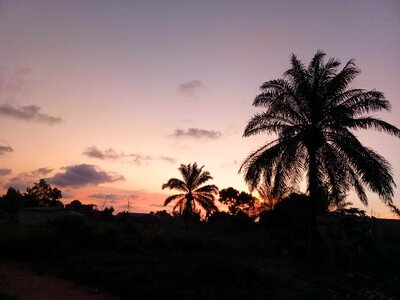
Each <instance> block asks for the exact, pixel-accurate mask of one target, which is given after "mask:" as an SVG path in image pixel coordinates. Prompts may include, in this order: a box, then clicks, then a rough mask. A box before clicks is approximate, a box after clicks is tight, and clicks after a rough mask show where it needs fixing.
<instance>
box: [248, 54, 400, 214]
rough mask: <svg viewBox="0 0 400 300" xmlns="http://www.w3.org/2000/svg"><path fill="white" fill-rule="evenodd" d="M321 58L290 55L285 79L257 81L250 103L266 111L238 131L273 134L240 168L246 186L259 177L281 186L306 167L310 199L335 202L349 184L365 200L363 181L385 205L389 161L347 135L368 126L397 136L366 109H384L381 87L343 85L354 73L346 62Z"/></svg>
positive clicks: (397, 132)
mask: <svg viewBox="0 0 400 300" xmlns="http://www.w3.org/2000/svg"><path fill="white" fill-rule="evenodd" d="M324 57H325V53H323V52H321V51H318V52H317V53H316V54H315V56H314V57H313V59H312V60H311V62H310V63H309V65H308V66H305V65H304V64H303V63H302V62H301V61H300V60H299V59H298V58H297V57H296V56H295V55H294V54H293V55H292V58H291V68H290V69H289V70H287V71H286V72H285V73H284V77H283V78H282V79H275V80H270V81H267V82H265V83H264V84H263V85H262V86H261V88H260V89H261V94H259V95H258V96H256V98H255V100H254V102H253V106H256V107H263V108H266V110H265V111H264V112H262V113H258V114H255V115H254V116H253V117H252V118H251V119H250V121H249V122H248V124H247V126H246V128H245V131H244V134H243V136H245V137H248V136H252V135H256V134H259V133H262V132H265V133H268V134H275V135H276V136H277V137H276V138H275V139H274V140H273V141H271V142H270V143H268V144H266V145H264V146H263V147H261V148H260V149H258V150H257V151H255V152H253V153H251V154H250V155H249V156H248V157H247V158H246V160H245V161H244V163H243V164H242V166H241V168H240V171H243V172H244V179H245V181H246V183H247V184H248V185H249V186H250V188H251V189H255V188H257V187H258V185H259V184H260V182H261V181H265V182H266V183H267V185H272V184H273V185H274V186H276V187H277V188H278V189H282V190H284V189H286V188H287V186H289V185H290V184H292V185H293V184H294V185H296V184H297V183H299V182H300V181H301V180H302V178H303V175H304V173H306V174H307V183H308V192H309V194H310V198H311V199H313V201H319V200H322V199H321V198H324V199H329V200H330V201H335V200H338V201H339V200H340V199H343V195H345V194H346V192H347V191H348V190H349V189H351V188H352V187H354V190H355V191H356V193H357V195H358V197H359V198H360V200H361V202H362V203H364V204H365V205H366V204H367V203H368V200H367V196H366V190H365V187H367V188H368V189H370V190H371V191H372V192H375V193H377V194H378V195H379V197H380V198H381V199H382V201H383V202H385V203H391V202H392V198H393V193H394V191H393V189H394V187H395V182H394V180H393V176H392V171H391V166H390V164H389V163H388V161H387V160H385V159H384V158H383V157H382V156H380V155H379V154H378V153H376V152H375V151H373V150H372V149H370V148H368V147H366V146H364V145H362V144H361V143H360V141H359V140H358V139H357V137H356V136H355V135H354V134H353V133H352V130H355V129H370V128H371V129H377V130H379V131H384V132H386V133H388V134H390V135H394V136H396V137H400V130H399V129H398V128H397V127H395V126H393V125H391V124H389V123H387V122H385V121H383V120H381V119H378V118H375V117H372V116H370V115H369V114H370V113H373V112H377V111H381V110H390V103H389V101H388V100H386V99H385V97H384V95H383V93H382V92H379V91H376V90H371V91H367V90H364V89H349V84H350V82H351V81H352V80H353V79H354V78H355V77H356V76H357V75H358V74H359V73H360V71H359V69H357V68H356V66H355V64H354V61H353V60H350V61H348V62H347V63H346V64H345V66H344V67H343V68H342V69H341V70H339V71H338V67H339V66H340V62H339V61H338V60H337V59H334V58H330V59H329V60H328V61H327V62H324ZM322 196H323V197H322ZM317 199H318V200H317ZM327 205H328V203H326V202H325V203H324V208H325V209H326V207H327Z"/></svg>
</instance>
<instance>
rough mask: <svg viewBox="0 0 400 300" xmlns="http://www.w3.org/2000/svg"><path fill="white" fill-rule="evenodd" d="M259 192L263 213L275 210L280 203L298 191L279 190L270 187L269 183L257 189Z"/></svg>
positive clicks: (281, 188) (288, 188)
mask: <svg viewBox="0 0 400 300" xmlns="http://www.w3.org/2000/svg"><path fill="white" fill-rule="evenodd" d="M257 192H258V195H259V196H260V200H261V207H260V212H261V211H264V210H273V209H274V207H275V205H276V204H277V203H278V202H279V201H281V200H282V199H283V198H286V197H288V196H289V195H290V194H292V193H294V192H296V190H295V189H293V188H291V187H280V188H278V187H277V186H275V185H269V184H268V183H266V182H264V183H263V184H261V185H260V186H258V187H257Z"/></svg>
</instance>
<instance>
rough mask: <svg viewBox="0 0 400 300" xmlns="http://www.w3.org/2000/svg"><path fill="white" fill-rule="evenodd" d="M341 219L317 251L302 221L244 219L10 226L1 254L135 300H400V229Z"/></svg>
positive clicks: (322, 236)
mask: <svg viewBox="0 0 400 300" xmlns="http://www.w3.org/2000/svg"><path fill="white" fill-rule="evenodd" d="M332 218H333V219H331V220H330V221H328V220H321V222H320V225H319V230H318V232H319V234H318V241H317V242H316V243H315V244H314V245H313V246H312V248H311V249H310V246H309V243H308V239H307V233H306V230H305V227H303V226H302V225H301V224H300V223H296V222H292V224H290V225H289V224H280V225H279V226H275V225H266V224H265V223H262V222H261V223H260V224H256V223H252V222H246V220H244V219H243V218H240V217H226V216H225V218H219V219H218V218H215V219H214V220H210V222H209V223H205V222H194V223H191V224H189V229H188V230H185V226H184V225H183V224H182V223H180V222H179V220H177V219H176V218H172V217H167V216H164V218H160V219H158V221H153V222H134V221H132V220H123V221H121V220H120V221H118V220H107V221H106V220H99V219H93V218H86V219H79V220H67V219H65V220H58V221H55V222H52V223H47V224H42V225H35V226H29V227H27V226H20V225H17V224H11V223H10V224H7V225H3V226H1V227H0V254H1V256H2V257H3V258H7V259H13V260H18V261H26V262H30V263H33V265H34V266H36V268H37V269H38V270H39V271H40V272H46V273H50V274H54V275H57V276H61V277H64V278H69V279H72V280H74V281H77V282H79V283H84V284H89V285H92V286H94V287H96V288H99V289H101V290H107V291H110V292H112V293H114V294H116V295H120V296H121V297H122V298H126V299H322V298H323V299H398V297H400V271H399V270H400V243H399V239H398V237H399V235H400V224H399V222H398V221H396V220H377V219H371V218H363V217H357V216H339V217H338V216H336V217H332ZM327 222H331V223H330V224H329V226H323V224H324V223H325V224H327ZM310 254H311V255H310Z"/></svg>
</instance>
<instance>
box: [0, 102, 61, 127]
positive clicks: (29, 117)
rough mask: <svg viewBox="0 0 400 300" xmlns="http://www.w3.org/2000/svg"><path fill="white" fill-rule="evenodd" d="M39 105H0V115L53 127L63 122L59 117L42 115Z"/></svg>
mask: <svg viewBox="0 0 400 300" xmlns="http://www.w3.org/2000/svg"><path fill="white" fill-rule="evenodd" d="M40 109H41V108H40V107H39V106H37V105H26V106H14V105H12V104H9V103H3V104H0V115H2V116H5V117H10V118H14V119H17V120H23V121H33V122H39V123H45V124H49V125H53V124H56V123H60V122H61V121H62V119H61V118H59V117H54V116H51V115H49V114H45V113H41V112H40Z"/></svg>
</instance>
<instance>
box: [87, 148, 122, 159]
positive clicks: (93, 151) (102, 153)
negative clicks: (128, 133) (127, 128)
mask: <svg viewBox="0 0 400 300" xmlns="http://www.w3.org/2000/svg"><path fill="white" fill-rule="evenodd" d="M83 154H84V155H86V156H88V157H92V158H98V159H102V160H106V159H118V158H121V157H124V156H125V155H124V154H123V153H121V154H118V153H117V152H116V151H115V150H114V149H112V148H110V149H107V150H100V149H98V148H97V147H96V146H93V147H89V148H86V150H85V151H84V152H83Z"/></svg>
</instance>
